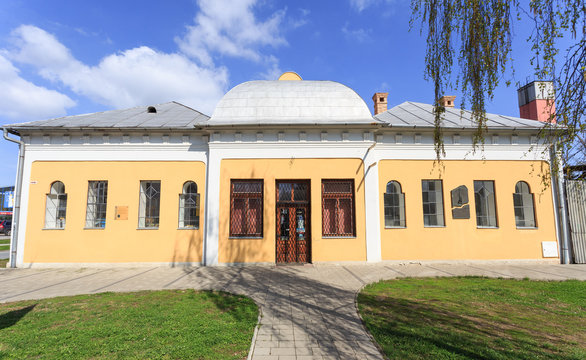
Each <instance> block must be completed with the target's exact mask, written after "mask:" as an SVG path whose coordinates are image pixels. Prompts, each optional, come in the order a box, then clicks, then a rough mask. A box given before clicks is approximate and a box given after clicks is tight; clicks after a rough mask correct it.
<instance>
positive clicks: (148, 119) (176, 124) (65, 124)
mask: <svg viewBox="0 0 586 360" xmlns="http://www.w3.org/2000/svg"><path fill="white" fill-rule="evenodd" d="M152 106H154V107H155V109H156V110H157V112H156V113H149V112H148V110H147V109H148V106H138V107H134V108H130V109H124V110H111V111H103V112H98V113H93V114H83V115H74V116H64V117H60V118H55V119H50V120H40V121H31V122H26V123H19V124H10V125H5V126H4V127H6V128H8V129H15V130H17V129H31V128H36V129H77V128H120V129H126V128H136V129H142V128H149V129H157V128H159V129H193V127H194V126H197V125H202V124H205V122H206V121H207V120H208V119H209V116H207V115H204V114H202V113H200V112H199V111H197V110H194V109H192V108H190V107H188V106H185V105H182V104H180V103H177V102H175V101H171V102H167V103H163V104H157V105H152Z"/></svg>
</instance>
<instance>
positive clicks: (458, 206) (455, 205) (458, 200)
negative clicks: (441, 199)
mask: <svg viewBox="0 0 586 360" xmlns="http://www.w3.org/2000/svg"><path fill="white" fill-rule="evenodd" d="M450 195H451V198H452V218H453V219H470V206H469V205H468V188H467V187H466V186H465V185H460V186H458V187H457V188H455V189H453V190H452V191H451V192H450Z"/></svg>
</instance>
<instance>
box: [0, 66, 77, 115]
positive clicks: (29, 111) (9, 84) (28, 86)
mask: <svg viewBox="0 0 586 360" xmlns="http://www.w3.org/2000/svg"><path fill="white" fill-rule="evenodd" d="M0 89H2V96H0V117H3V118H7V119H10V120H15V121H33V120H39V119H45V118H51V117H57V116H62V115H65V114H66V110H67V108H70V107H72V106H74V105H75V102H74V101H73V100H71V99H70V98H69V97H68V96H67V95H64V94H61V93H59V92H57V91H55V90H49V89H47V88H44V87H40V86H37V85H35V84H33V83H31V82H29V81H27V80H25V79H23V78H22V77H20V75H19V74H18V69H17V68H15V67H14V65H12V63H11V62H10V61H9V60H8V59H6V58H5V57H4V56H2V55H0Z"/></svg>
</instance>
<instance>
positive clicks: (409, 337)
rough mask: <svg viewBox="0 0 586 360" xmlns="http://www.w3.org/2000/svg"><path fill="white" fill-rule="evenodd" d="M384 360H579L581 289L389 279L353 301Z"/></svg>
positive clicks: (582, 285) (583, 339) (585, 304)
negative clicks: (386, 359) (381, 349)
mask: <svg viewBox="0 0 586 360" xmlns="http://www.w3.org/2000/svg"><path fill="white" fill-rule="evenodd" d="M358 308H359V311H360V314H361V316H362V318H363V319H364V321H365V323H366V327H367V328H368V330H369V331H370V332H371V334H372V335H373V336H374V338H375V339H376V341H377V342H378V343H379V345H380V346H381V347H382V348H383V350H384V352H385V354H386V355H387V356H388V357H389V358H390V359H479V358H482V359H586V282H583V281H582V282H580V281H573V280H572V281H564V282H553V281H549V282H548V281H531V280H510V279H488V278H478V277H463V278H429V279H414V278H407V279H397V280H390V281H381V282H378V283H375V284H370V285H368V286H366V287H365V288H364V289H363V290H362V292H361V293H360V294H359V295H358Z"/></svg>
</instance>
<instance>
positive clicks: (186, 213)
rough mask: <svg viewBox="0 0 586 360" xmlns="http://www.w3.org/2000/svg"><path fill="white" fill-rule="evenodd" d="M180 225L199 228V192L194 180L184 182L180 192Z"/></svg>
mask: <svg viewBox="0 0 586 360" xmlns="http://www.w3.org/2000/svg"><path fill="white" fill-rule="evenodd" d="M179 227H180V228H193V229H199V194H198V193H197V184H196V183H194V182H193V181H188V182H186V183H185V184H183V192H182V193H181V194H179Z"/></svg>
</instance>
